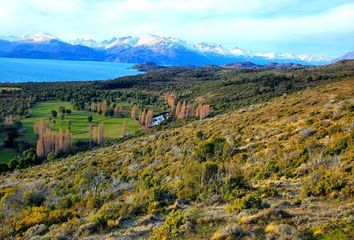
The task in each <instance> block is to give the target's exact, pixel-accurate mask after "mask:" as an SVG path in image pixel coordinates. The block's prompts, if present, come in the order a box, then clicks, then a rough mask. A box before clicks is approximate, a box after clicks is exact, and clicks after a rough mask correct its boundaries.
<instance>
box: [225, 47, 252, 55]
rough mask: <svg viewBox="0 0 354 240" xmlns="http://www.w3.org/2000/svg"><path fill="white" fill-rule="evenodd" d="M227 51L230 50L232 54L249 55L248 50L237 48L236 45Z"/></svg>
mask: <svg viewBox="0 0 354 240" xmlns="http://www.w3.org/2000/svg"><path fill="white" fill-rule="evenodd" d="M229 51H230V52H231V53H232V54H233V55H236V56H247V55H250V52H249V51H247V50H243V49H240V48H238V47H234V48H231V49H230V50H229Z"/></svg>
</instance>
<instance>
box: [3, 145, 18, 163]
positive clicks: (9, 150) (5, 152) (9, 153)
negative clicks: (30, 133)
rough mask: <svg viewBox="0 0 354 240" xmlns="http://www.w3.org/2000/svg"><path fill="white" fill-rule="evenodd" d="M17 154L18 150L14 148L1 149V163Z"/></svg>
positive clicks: (6, 161)
mask: <svg viewBox="0 0 354 240" xmlns="http://www.w3.org/2000/svg"><path fill="white" fill-rule="evenodd" d="M16 156H17V152H16V151H15V149H12V148H3V149H1V150H0V163H8V162H9V161H10V160H11V159H13V158H14V157H16Z"/></svg>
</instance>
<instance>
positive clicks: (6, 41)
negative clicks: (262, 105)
mask: <svg viewBox="0 0 354 240" xmlns="http://www.w3.org/2000/svg"><path fill="white" fill-rule="evenodd" d="M0 57H17V58H39V59H60V60H92V61H113V62H126V63H144V62H155V63H158V64H164V65H208V64H215V65H222V64H227V63H233V62H252V63H254V64H269V63H273V62H277V63H295V64H304V65H320V64H327V63H330V62H331V61H333V60H332V59H330V58H327V57H321V56H312V55H307V54H299V55H296V54H291V53H286V54H284V53H281V54H277V53H252V52H250V51H247V50H243V49H240V48H238V47H235V48H231V49H227V48H225V47H223V46H221V45H219V44H212V43H206V42H201V43H197V44H191V43H188V42H186V41H184V40H181V39H178V38H172V37H162V36H157V35H151V34H148V35H144V36H142V37H131V36H128V37H121V38H115V37H114V38H112V39H110V40H104V41H102V42H97V41H95V40H92V39H88V40H87V39H76V40H72V41H68V42H65V41H63V40H60V39H58V38H56V37H54V36H52V35H49V34H35V35H32V36H25V37H23V38H16V37H14V36H11V37H0ZM348 57H349V58H353V53H352V55H349V56H348ZM348 57H347V58H348ZM340 59H341V58H339V59H336V60H340Z"/></svg>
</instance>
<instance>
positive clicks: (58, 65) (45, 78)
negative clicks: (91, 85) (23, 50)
mask: <svg viewBox="0 0 354 240" xmlns="http://www.w3.org/2000/svg"><path fill="white" fill-rule="evenodd" d="M133 65H134V64H129V63H112V62H92V61H66V60H45V59H24V58H0V82H12V83H15V82H54V81H86V80H87V81H93V80H107V79H114V78H117V77H122V76H131V75H136V74H140V73H141V72H139V71H137V70H135V69H131V67H132V66H133Z"/></svg>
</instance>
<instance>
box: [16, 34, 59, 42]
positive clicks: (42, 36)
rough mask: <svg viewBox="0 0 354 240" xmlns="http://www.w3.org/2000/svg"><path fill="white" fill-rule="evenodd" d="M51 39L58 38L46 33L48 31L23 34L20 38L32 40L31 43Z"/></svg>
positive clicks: (24, 40)
mask: <svg viewBox="0 0 354 240" xmlns="http://www.w3.org/2000/svg"><path fill="white" fill-rule="evenodd" d="M52 40H58V39H57V38H56V37H54V36H52V35H50V34H48V33H37V34H34V35H31V36H28V35H27V36H24V37H23V39H22V40H20V41H23V42H32V43H45V42H49V41H52Z"/></svg>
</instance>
